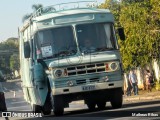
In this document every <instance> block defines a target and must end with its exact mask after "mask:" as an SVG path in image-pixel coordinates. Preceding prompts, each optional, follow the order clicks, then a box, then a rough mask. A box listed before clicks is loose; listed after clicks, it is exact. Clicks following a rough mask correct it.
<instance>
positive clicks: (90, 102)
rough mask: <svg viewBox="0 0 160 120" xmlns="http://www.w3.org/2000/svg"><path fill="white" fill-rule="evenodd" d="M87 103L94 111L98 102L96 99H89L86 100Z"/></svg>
mask: <svg viewBox="0 0 160 120" xmlns="http://www.w3.org/2000/svg"><path fill="white" fill-rule="evenodd" d="M86 104H87V106H88V109H89V110H90V111H94V110H95V109H96V103H95V101H94V100H91V99H90V100H87V101H86Z"/></svg>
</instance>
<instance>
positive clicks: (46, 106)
mask: <svg viewBox="0 0 160 120" xmlns="http://www.w3.org/2000/svg"><path fill="white" fill-rule="evenodd" d="M51 110H52V104H51V97H50V93H49V92H48V94H47V97H46V101H45V104H44V106H43V107H42V113H43V114H44V115H50V114H51Z"/></svg>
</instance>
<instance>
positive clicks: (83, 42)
mask: <svg viewBox="0 0 160 120" xmlns="http://www.w3.org/2000/svg"><path fill="white" fill-rule="evenodd" d="M76 31H77V37H78V44H79V48H80V51H81V52H82V53H90V52H99V51H106V50H114V49H118V46H117V42H116V38H115V33H114V27H113V25H112V24H110V23H92V24H80V25H77V26H76Z"/></svg>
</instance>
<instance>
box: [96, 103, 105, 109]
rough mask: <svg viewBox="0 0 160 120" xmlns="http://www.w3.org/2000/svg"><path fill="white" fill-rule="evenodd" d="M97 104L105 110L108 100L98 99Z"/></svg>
mask: <svg viewBox="0 0 160 120" xmlns="http://www.w3.org/2000/svg"><path fill="white" fill-rule="evenodd" d="M97 106H98V109H99V110H103V109H105V107H106V101H98V102H97Z"/></svg>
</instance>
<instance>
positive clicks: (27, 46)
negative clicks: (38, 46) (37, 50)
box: [24, 41, 31, 58]
mask: <svg viewBox="0 0 160 120" xmlns="http://www.w3.org/2000/svg"><path fill="white" fill-rule="evenodd" d="M30 51H31V50H30V44H29V41H27V42H24V57H25V58H30Z"/></svg>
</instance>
